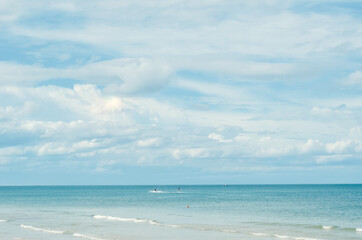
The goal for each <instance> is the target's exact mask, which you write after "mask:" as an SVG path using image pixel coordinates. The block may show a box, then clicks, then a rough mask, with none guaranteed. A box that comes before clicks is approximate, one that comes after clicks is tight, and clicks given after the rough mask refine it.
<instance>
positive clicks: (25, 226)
mask: <svg viewBox="0 0 362 240" xmlns="http://www.w3.org/2000/svg"><path fill="white" fill-rule="evenodd" d="M20 227H22V228H25V229H30V230H34V231H40V232H46V233H54V234H64V231H57V230H48V229H43V228H37V227H32V226H28V225H23V224H21V225H20Z"/></svg>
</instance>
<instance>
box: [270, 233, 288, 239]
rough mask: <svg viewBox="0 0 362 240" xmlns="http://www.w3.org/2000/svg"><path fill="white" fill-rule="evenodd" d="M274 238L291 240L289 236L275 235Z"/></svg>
mask: <svg viewBox="0 0 362 240" xmlns="http://www.w3.org/2000/svg"><path fill="white" fill-rule="evenodd" d="M273 236H274V237H276V238H281V239H287V238H289V236H285V235H279V234H274V235H273Z"/></svg>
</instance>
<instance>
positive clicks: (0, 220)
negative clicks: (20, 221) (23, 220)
mask: <svg viewBox="0 0 362 240" xmlns="http://www.w3.org/2000/svg"><path fill="white" fill-rule="evenodd" d="M7 221H8V220H4V219H0V223H2V222H7Z"/></svg>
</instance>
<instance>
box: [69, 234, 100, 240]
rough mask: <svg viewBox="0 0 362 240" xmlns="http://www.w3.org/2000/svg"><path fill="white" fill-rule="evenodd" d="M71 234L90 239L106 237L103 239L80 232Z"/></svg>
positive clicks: (98, 239) (96, 239) (97, 239)
mask: <svg viewBox="0 0 362 240" xmlns="http://www.w3.org/2000/svg"><path fill="white" fill-rule="evenodd" d="M73 236H74V237H80V238H86V239H91V240H106V239H103V238H97V237H92V236H88V235H84V234H81V233H73Z"/></svg>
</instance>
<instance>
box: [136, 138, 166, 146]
mask: <svg viewBox="0 0 362 240" xmlns="http://www.w3.org/2000/svg"><path fill="white" fill-rule="evenodd" d="M161 144H162V140H161V139H160V138H157V137H156V138H149V139H145V140H138V141H137V145H138V146H140V147H159V146H161Z"/></svg>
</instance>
